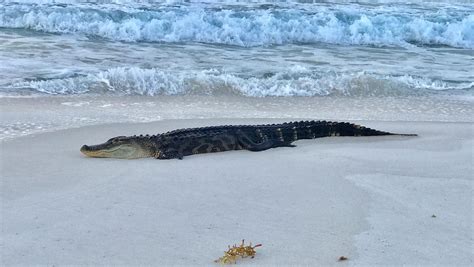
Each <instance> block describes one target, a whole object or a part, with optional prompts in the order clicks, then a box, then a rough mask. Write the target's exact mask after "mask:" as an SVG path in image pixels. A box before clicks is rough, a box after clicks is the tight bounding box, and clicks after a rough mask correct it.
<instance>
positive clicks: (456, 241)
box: [0, 118, 473, 265]
mask: <svg viewBox="0 0 474 267" xmlns="http://www.w3.org/2000/svg"><path fill="white" fill-rule="evenodd" d="M286 120H289V119H287V118H282V119H247V118H242V119H200V120H197V119H187V120H163V121H159V122H152V123H133V124H130V123H115V124H107V125H96V126H86V127H81V128H75V129H67V130H61V131H55V132H50V133H42V134H37V135H29V136H25V137H20V138H14V139H10V140H8V141H4V142H1V143H0V145H1V150H2V153H0V154H1V155H0V156H1V163H2V168H1V169H2V185H3V190H2V191H3V194H2V210H3V212H2V213H3V217H4V219H3V222H2V223H3V231H4V232H3V233H2V236H3V237H4V239H3V240H4V241H3V244H4V245H3V246H4V248H3V251H4V252H3V263H4V264H7V265H8V264H15V263H16V264H156V263H161V264H193V265H210V264H213V260H214V259H217V258H218V257H220V256H222V255H221V254H222V251H223V250H224V249H226V247H227V245H232V244H234V243H238V242H240V240H241V239H243V238H245V239H246V241H247V242H253V243H262V244H263V247H261V248H259V249H258V250H257V256H256V257H255V258H254V259H251V260H244V261H241V262H242V263H246V264H257V265H273V264H280V265H281V264H283V265H285V264H299V265H301V264H318V265H334V264H344V265H345V263H338V262H337V259H338V258H339V257H340V256H346V257H348V258H349V260H348V261H347V264H351V265H352V264H355V265H368V264H372V265H374V264H375V265H377V264H384V263H385V264H456V265H470V264H472V263H473V259H472V255H471V256H469V255H470V254H469V251H470V248H472V247H470V246H472V245H470V244H472V239H473V237H472V203H471V202H469V199H471V198H470V196H472V189H473V188H472V171H473V170H472V167H470V163H472V151H470V149H469V148H470V147H472V145H473V131H472V129H473V123H471V122H467V123H456V122H450V123H449V125H450V127H446V123H442V122H383V121H357V123H360V124H362V125H364V126H367V127H371V128H375V129H380V130H387V131H393V132H402V133H404V132H409V133H418V134H419V135H420V136H419V137H415V138H407V137H357V138H356V137H351V138H345V137H338V138H321V139H316V140H302V141H297V142H296V143H295V144H296V145H297V147H296V148H277V149H271V150H268V151H263V152H258V153H252V152H248V151H232V152H223V153H211V154H203V155H195V156H190V157H186V158H185V159H184V160H182V161H180V160H170V161H159V160H155V159H151V158H150V159H140V160H125V161H124V160H115V159H92V158H85V157H83V156H82V155H81V154H80V152H79V148H80V146H81V145H82V144H84V143H98V142H102V141H105V140H107V139H108V138H110V137H113V136H116V135H129V134H130V135H132V134H146V133H157V132H164V131H168V130H172V129H176V128H184V127H197V126H204V125H219V124H229V123H238V124H246V123H249V124H253V123H267V122H281V121H286ZM291 120H292V119H291ZM25 155H27V156H25ZM426 158H430V161H426ZM432 215H436V218H432V217H431V216H432ZM38 259H41V260H38Z"/></svg>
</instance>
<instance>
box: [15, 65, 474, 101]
mask: <svg viewBox="0 0 474 267" xmlns="http://www.w3.org/2000/svg"><path fill="white" fill-rule="evenodd" d="M473 88H474V83H473V82H464V83H459V82H449V81H442V80H434V79H429V78H424V77H415V76H409V75H404V76H390V75H377V74H370V73H363V72H361V73H336V72H316V71H312V70H308V69H306V68H303V67H299V66H295V67H293V68H292V69H290V70H288V71H285V72H279V73H262V74H261V75H260V76H259V77H248V78H245V77H239V76H236V75H233V74H228V73H225V72H221V71H217V70H205V71H191V72H171V71H163V70H159V69H155V68H153V69H141V68H135V67H134V68H114V69H109V70H107V71H103V72H99V73H97V74H89V75H86V76H77V77H70V78H63V79H50V80H38V81H28V82H21V83H17V84H14V85H12V86H11V89H13V91H14V92H16V93H22V92H23V93H25V92H30V93H34V92H36V93H43V94H51V95H74V94H113V95H148V96H159V95H188V94H191V95H192V94H198V95H225V94H228V95H241V96H247V97H266V96H328V95H344V96H400V95H402V96H403V95H416V94H426V93H434V92H439V91H451V90H469V89H473Z"/></svg>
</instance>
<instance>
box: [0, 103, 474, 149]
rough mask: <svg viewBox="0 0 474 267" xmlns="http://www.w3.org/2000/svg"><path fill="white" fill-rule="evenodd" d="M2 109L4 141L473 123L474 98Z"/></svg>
mask: <svg viewBox="0 0 474 267" xmlns="http://www.w3.org/2000/svg"><path fill="white" fill-rule="evenodd" d="M0 107H1V108H0V110H1V113H2V116H1V119H0V140H8V139H12V138H13V139H14V138H16V137H18V136H25V135H30V134H38V133H42V132H51V131H56V130H63V129H68V128H78V127H82V126H88V125H100V124H109V123H132V122H136V123H147V122H152V121H162V120H169V119H212V118H229V119H232V118H248V119H253V118H262V119H267V118H284V119H286V120H297V119H300V118H308V119H314V120H337V121H442V122H474V120H473V118H472V114H474V106H473V105H472V101H470V100H460V99H456V98H454V99H442V98H438V97H421V96H418V97H387V98H385V97H382V98H380V97H363V98H357V97H356V98H353V97H308V98H304V97H303V98H298V97H294V98H293V97H291V98H281V97H268V98H246V97H239V96H200V95H197V96H193V95H188V96H160V97H156V98H154V97H144V96H128V97H119V96H96V97H92V96H48V97H39V98H0ZM55 114H60V116H56V115H55Z"/></svg>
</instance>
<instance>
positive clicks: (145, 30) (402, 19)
mask: <svg viewBox="0 0 474 267" xmlns="http://www.w3.org/2000/svg"><path fill="white" fill-rule="evenodd" d="M0 27H8V28H27V29H32V30H37V31H44V32H50V33H80V34H85V35H88V36H95V37H101V38H108V39H111V40H118V41H130V42H140V41H146V42H189V41H191V42H203V43H211V44H228V45H237V46H260V45H274V44H288V43H319V42H323V43H332V44H354V45H377V46H384V45H401V46H405V45H409V44H413V43H415V44H423V45H447V46H452V47H463V48H474V15H473V14H472V13H469V12H467V11H460V12H458V13H453V12H434V11H430V12H427V14H426V15H421V14H416V13H411V11H409V10H397V11H392V12H377V11H374V10H370V9H369V10H367V9H356V10H355V11H354V10H345V9H343V8H340V9H337V8H336V9H330V8H327V7H322V6H320V7H318V8H317V9H314V10H310V11H308V10H298V9H255V10H239V9H220V10H214V9H205V8H190V7H180V8H176V7H163V8H161V9H154V10H153V9H151V10H148V9H133V8H128V9H124V10H121V9H112V8H103V9H97V7H94V6H72V5H71V6H52V5H48V6H41V5H40V6H35V5H19V4H15V5H5V6H2V7H0Z"/></svg>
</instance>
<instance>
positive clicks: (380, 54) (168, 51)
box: [0, 1, 474, 97]
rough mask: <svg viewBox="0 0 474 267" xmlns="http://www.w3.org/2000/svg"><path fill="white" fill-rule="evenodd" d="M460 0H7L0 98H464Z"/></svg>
mask: <svg viewBox="0 0 474 267" xmlns="http://www.w3.org/2000/svg"><path fill="white" fill-rule="evenodd" d="M473 12H474V8H473V5H471V4H469V3H468V2H463V1H458V2H453V1H448V2H442V1H441V2H439V1H437V2H414V3H398V2H390V1H388V2H387V1H379V2H377V1H375V2H374V1H366V2H362V3H360V2H359V3H351V2H346V1H343V2H329V1H321V2H320V1H282V2H278V3H276V2H268V3H263V2H256V1H243V2H242V1H239V2H236V1H218V2H214V1H213V2H204V1H191V2H189V1H182V2H181V1H165V2H158V3H157V2H155V1H132V2H130V1H123V2H122V1H101V2H100V3H90V2H82V1H40V2H37V1H3V2H1V4H0V62H1V64H0V65H1V66H0V70H1V71H2V74H1V75H0V96H18V95H21V96H25V95H30V96H31V95H35V96H38V95H39V96H47V95H83V94H95V95H97V94H99V95H110V94H112V95H146V96H155V97H156V96H160V95H186V94H200V95H222V94H232V95H241V96H245V97H272V96H280V97H292V96H303V97H311V96H333V95H335V96H341V95H342V96H374V95H375V96H376V95H380V96H399V95H420V94H422V95H426V94H440V93H442V94H444V95H451V94H455V95H459V94H461V95H467V96H468V97H470V96H471V95H472V88H473V86H474V82H473V81H474V74H473V72H472V71H471V69H472V65H473V63H472V62H473V59H474V57H473V49H474V15H473Z"/></svg>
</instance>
